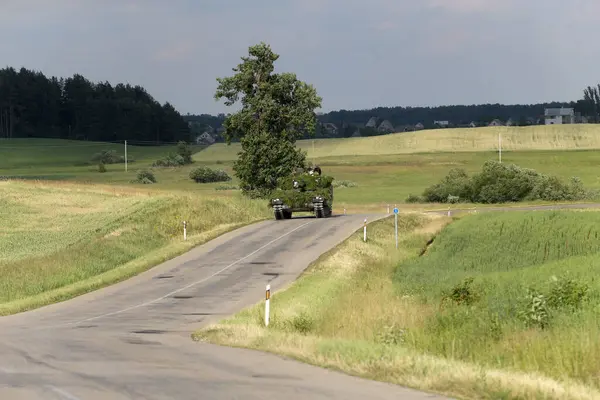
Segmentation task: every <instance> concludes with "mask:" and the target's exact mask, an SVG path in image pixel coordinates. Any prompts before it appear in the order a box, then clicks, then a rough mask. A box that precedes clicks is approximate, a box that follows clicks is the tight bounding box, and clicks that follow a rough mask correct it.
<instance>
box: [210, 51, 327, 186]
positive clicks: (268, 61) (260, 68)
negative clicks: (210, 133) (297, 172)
mask: <svg viewBox="0 0 600 400" xmlns="http://www.w3.org/2000/svg"><path fill="white" fill-rule="evenodd" d="M241 59H242V62H241V63H240V64H238V66H237V67H235V68H233V71H234V72H235V74H234V75H232V76H230V77H225V78H217V82H218V87H217V90H216V92H215V96H214V97H215V100H220V99H223V98H224V99H225V105H227V106H232V105H234V104H236V103H238V102H239V103H241V106H242V107H241V109H240V110H239V111H238V112H236V113H233V114H230V115H228V116H227V117H226V118H225V120H224V122H223V128H224V131H223V137H224V138H225V140H226V141H227V143H228V144H230V143H231V141H232V140H233V139H234V138H237V139H239V140H240V142H241V145H242V151H241V152H240V153H239V158H238V160H237V161H236V162H235V164H234V171H235V173H236V176H237V177H238V178H239V179H240V187H241V189H242V190H243V191H244V193H246V194H253V195H258V196H262V195H266V194H267V193H269V192H270V191H271V190H273V189H274V188H275V187H276V184H277V180H278V179H279V178H281V177H284V176H286V175H288V174H290V173H291V172H292V171H293V170H294V169H296V168H298V167H305V159H306V154H305V153H304V152H302V151H301V150H300V149H298V148H297V147H296V146H295V142H296V140H297V139H300V138H302V137H305V136H306V135H309V136H310V135H312V134H314V131H315V128H316V122H317V118H316V113H315V109H317V108H319V107H321V100H322V99H321V97H319V96H318V95H317V91H316V90H315V88H314V87H313V86H312V85H309V84H307V83H305V82H302V81H300V80H298V79H297V77H296V74H294V73H290V72H286V73H280V74H277V73H274V70H275V66H274V64H275V61H277V60H278V59H279V55H278V54H275V53H274V52H273V51H272V49H271V47H270V46H269V45H267V44H265V43H262V42H261V43H260V44H257V45H254V46H251V47H249V49H248V56H247V57H241Z"/></svg>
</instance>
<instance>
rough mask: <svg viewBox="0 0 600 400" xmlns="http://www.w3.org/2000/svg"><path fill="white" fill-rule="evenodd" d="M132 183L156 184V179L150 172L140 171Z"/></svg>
mask: <svg viewBox="0 0 600 400" xmlns="http://www.w3.org/2000/svg"><path fill="white" fill-rule="evenodd" d="M133 183H143V184H145V185H148V184H152V183H156V177H155V176H154V173H153V172H152V171H148V170H145V169H144V170H141V171H139V172H138V174H137V178H136V179H135V180H134V181H133Z"/></svg>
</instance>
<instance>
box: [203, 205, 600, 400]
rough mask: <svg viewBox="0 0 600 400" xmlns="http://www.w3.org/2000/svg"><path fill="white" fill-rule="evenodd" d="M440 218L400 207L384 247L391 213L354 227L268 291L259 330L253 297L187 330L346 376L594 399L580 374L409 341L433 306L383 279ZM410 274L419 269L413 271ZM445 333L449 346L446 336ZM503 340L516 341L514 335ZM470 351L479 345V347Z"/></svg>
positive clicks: (465, 392)
mask: <svg viewBox="0 0 600 400" xmlns="http://www.w3.org/2000/svg"><path fill="white" fill-rule="evenodd" d="M449 220H450V219H449V218H446V217H434V216H431V217H425V216H420V215H415V214H407V215H402V216H401V217H400V218H399V222H400V227H399V232H400V238H401V240H400V245H399V249H395V247H394V236H393V223H392V221H393V220H391V219H386V220H383V221H381V222H376V223H373V224H371V225H370V227H371V228H370V232H371V233H370V240H369V242H368V243H363V242H362V235H361V232H357V233H356V234H355V235H353V236H352V237H351V238H350V239H349V240H348V241H346V242H344V243H343V244H342V245H341V246H339V247H338V248H337V249H336V250H335V251H334V252H333V253H331V254H330V255H328V256H326V257H323V258H322V259H320V260H318V261H317V263H316V264H314V265H313V266H312V267H311V268H310V269H309V270H308V271H307V272H306V273H305V274H304V275H303V276H302V277H301V278H300V279H299V280H298V281H296V282H295V283H294V284H293V285H292V286H291V287H290V288H288V289H286V290H285V291H282V292H277V293H275V294H273V296H272V300H271V301H272V304H271V313H272V314H271V315H272V320H271V324H270V325H269V328H268V329H266V328H265V327H264V324H263V322H262V321H263V309H264V306H263V304H258V305H256V306H254V307H250V308H248V309H246V310H244V311H242V312H240V313H238V314H236V315H235V316H233V317H232V318H229V319H226V320H224V321H221V322H220V323H218V324H215V325H212V326H209V327H207V328H205V329H202V330H200V331H198V332H196V333H195V335H194V338H195V339H196V340H202V341H209V342H212V343H218V344H223V345H228V346H235V347H247V348H253V349H259V350H263V351H268V352H272V353H276V354H282V355H286V356H289V357H292V358H296V359H298V360H302V361H304V362H308V363H311V364H315V365H320V366H323V367H327V368H332V369H336V370H341V371H344V372H347V373H350V374H353V375H358V376H363V377H367V378H371V379H376V380H381V381H388V382H393V383H397V384H400V385H405V386H410V387H413V388H417V389H422V390H427V391H434V392H439V393H444V394H447V395H450V396H454V397H458V398H468V399H498V398H502V399H538V398H540V399H557V400H558V399H592V398H598V396H600V392H599V391H598V390H597V388H596V387H595V386H593V385H591V384H589V383H588V382H582V381H581V380H577V379H574V378H569V377H565V376H563V377H560V378H556V377H552V376H550V375H551V374H548V373H544V372H545V371H544V370H541V369H540V370H538V371H537V372H534V371H527V370H524V369H521V367H522V366H521V365H519V364H514V365H512V366H508V365H507V364H504V365H502V368H500V367H497V366H494V365H490V364H488V363H485V362H479V361H478V360H477V359H475V358H473V359H461V358H460V357H452V356H451V355H450V354H447V353H443V352H441V353H436V352H435V351H430V350H426V349H423V348H419V347H418V346H415V345H414V338H415V335H416V334H417V333H419V332H425V331H426V330H427V329H428V328H429V327H430V326H431V323H432V321H435V320H436V318H437V317H438V315H439V308H438V304H434V303H428V302H423V301H422V299H420V297H419V296H417V295H415V294H413V293H408V292H407V291H405V290H399V286H398V283H397V282H394V281H393V277H394V273H395V271H396V267H397V265H399V264H401V263H402V262H405V261H408V260H413V259H415V258H418V254H419V253H420V252H421V251H422V249H423V246H424V244H425V243H426V242H427V240H428V239H429V238H431V237H432V236H433V235H435V234H436V233H437V232H439V231H440V229H442V228H443V227H444V226H445V225H446V224H447V223H448V222H449ZM426 268H427V269H429V270H425V269H426ZM444 268H446V265H445V264H443V263H440V264H439V265H427V266H425V265H421V269H420V271H421V273H422V274H436V273H437V274H439V275H442V273H441V272H440V271H442V270H443V269H444ZM414 273H415V276H419V275H418V274H419V271H418V270H417V269H415V272H414ZM412 282H413V281H411V280H410V279H409V278H407V279H406V280H405V282H404V284H405V285H406V286H411V284H412ZM416 282H420V281H416ZM466 312H468V311H466ZM448 329H451V328H448ZM456 329H457V331H456V332H457V336H459V335H460V334H463V331H461V330H460V325H456ZM527 335H530V333H528V331H524V332H523V336H522V337H521V338H520V340H521V342H522V343H528V344H529V345H530V346H531V349H532V350H531V351H537V350H533V349H534V344H535V341H534V340H530V341H528V342H526V338H527V337H528V336H527ZM529 337H532V336H529ZM467 339H468V340H472V337H468V338H465V341H467ZM571 339H572V337H571ZM423 340H425V339H423ZM445 340H446V341H445V343H446V345H447V347H448V348H450V349H451V348H452V343H453V342H452V341H448V338H446V339H445ZM456 340H458V337H457V338H455V341H456ZM511 340H513V342H515V343H516V342H518V341H519V339H518V338H517V337H512V339H511ZM440 342H441V340H440ZM509 343H510V342H507V343H506V346H505V349H506V353H507V354H511V350H510V349H511V347H510V344H509ZM465 345H466V344H465ZM563 348H564V349H566V347H563ZM478 350H479V351H480V352H482V353H483V352H485V350H484V349H483V347H478ZM540 354H541V353H540ZM482 357H485V354H482ZM573 359H574V358H573ZM508 361H510V358H509V357H508V358H507V362H508Z"/></svg>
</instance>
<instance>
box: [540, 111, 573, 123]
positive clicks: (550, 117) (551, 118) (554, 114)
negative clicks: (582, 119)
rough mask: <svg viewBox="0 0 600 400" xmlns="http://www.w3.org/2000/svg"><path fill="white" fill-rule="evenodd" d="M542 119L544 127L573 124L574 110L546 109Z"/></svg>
mask: <svg viewBox="0 0 600 400" xmlns="http://www.w3.org/2000/svg"><path fill="white" fill-rule="evenodd" d="M544 118H545V120H546V125H558V124H574V123H575V110H573V109H572V108H546V109H545V110H544Z"/></svg>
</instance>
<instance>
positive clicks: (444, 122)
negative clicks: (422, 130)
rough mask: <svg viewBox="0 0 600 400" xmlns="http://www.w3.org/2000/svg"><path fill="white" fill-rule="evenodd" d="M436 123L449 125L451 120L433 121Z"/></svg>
mask: <svg viewBox="0 0 600 400" xmlns="http://www.w3.org/2000/svg"><path fill="white" fill-rule="evenodd" d="M433 124H434V125H437V126H444V127H447V126H448V125H450V121H433Z"/></svg>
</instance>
